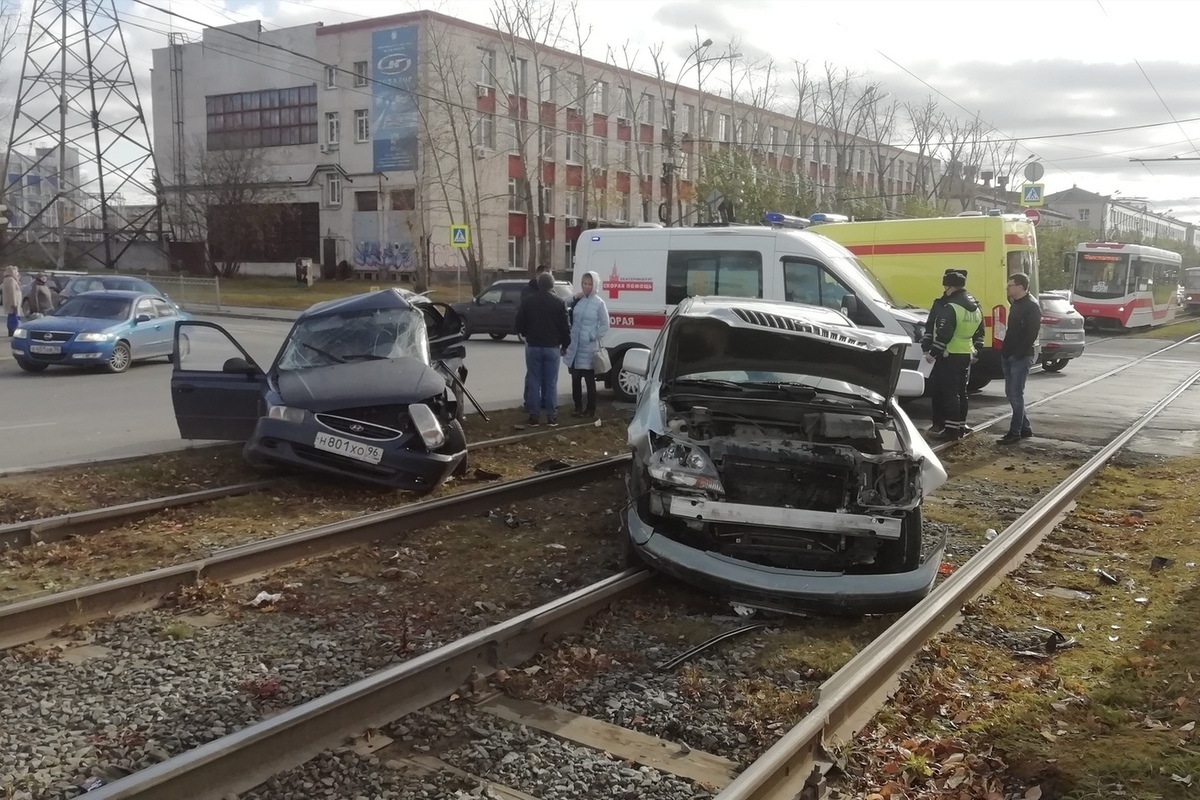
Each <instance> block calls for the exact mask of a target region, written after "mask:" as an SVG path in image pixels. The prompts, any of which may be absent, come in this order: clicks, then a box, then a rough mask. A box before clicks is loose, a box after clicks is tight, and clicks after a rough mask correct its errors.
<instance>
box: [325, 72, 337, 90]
mask: <svg viewBox="0 0 1200 800" xmlns="http://www.w3.org/2000/svg"><path fill="white" fill-rule="evenodd" d="M325 88H326V89H336V88H337V67H334V66H326V67H325Z"/></svg>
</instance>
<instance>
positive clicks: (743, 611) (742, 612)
mask: <svg viewBox="0 0 1200 800" xmlns="http://www.w3.org/2000/svg"><path fill="white" fill-rule="evenodd" d="M733 613H735V614H737V615H738V616H739V617H753V616H754V614H755V609H753V608H751V607H750V606H743V605H740V604H738V603H734V604H733Z"/></svg>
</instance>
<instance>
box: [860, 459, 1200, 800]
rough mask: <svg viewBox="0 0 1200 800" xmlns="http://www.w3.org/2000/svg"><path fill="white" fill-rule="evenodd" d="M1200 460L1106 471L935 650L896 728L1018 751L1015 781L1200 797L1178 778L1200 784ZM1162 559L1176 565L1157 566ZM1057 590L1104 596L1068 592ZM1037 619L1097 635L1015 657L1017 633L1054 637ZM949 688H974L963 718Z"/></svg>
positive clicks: (1075, 791) (911, 681) (977, 748)
mask: <svg viewBox="0 0 1200 800" xmlns="http://www.w3.org/2000/svg"><path fill="white" fill-rule="evenodd" d="M1198 468H1200V459H1180V460H1176V461H1172V462H1168V463H1165V464H1160V465H1156V466H1154V465H1152V466H1146V465H1143V466H1132V467H1110V468H1109V469H1108V470H1106V471H1105V473H1104V474H1103V475H1102V476H1101V477H1100V478H1099V479H1098V480H1097V481H1096V482H1095V483H1094V484H1093V485H1092V486H1091V488H1090V489H1089V490H1088V491H1087V492H1086V493H1085V494H1084V496H1083V497H1082V498H1081V499H1080V502H1079V507H1078V509H1077V510H1076V511H1075V513H1074V514H1073V516H1072V518H1071V519H1069V520H1068V522H1067V523H1066V524H1064V525H1062V526H1060V527H1059V528H1058V529H1057V530H1056V531H1055V532H1054V533H1053V534H1052V535H1051V536H1050V537H1049V539H1048V541H1047V544H1048V545H1051V546H1050V547H1046V546H1044V547H1043V548H1042V549H1040V550H1039V551H1038V552H1037V553H1035V554H1034V556H1032V557H1031V559H1030V560H1029V561H1027V562H1026V563H1025V565H1023V567H1021V568H1020V569H1019V570H1018V571H1017V572H1016V573H1014V576H1013V577H1012V579H1011V580H1009V581H1008V582H1006V583H1005V584H1004V585H1003V586H1002V587H1000V588H999V589H998V590H997V591H996V592H995V593H994V594H993V595H992V596H990V597H989V598H986V599H985V600H984V601H981V602H980V603H978V604H976V608H975V609H974V614H975V617H974V618H973V619H971V620H969V622H968V624H967V625H966V626H965V627H964V628H963V629H960V630H959V631H957V632H955V633H952V634H950V635H948V636H946V637H944V638H943V639H942V641H941V642H940V643H939V644H937V645H934V646H933V647H931V648H930V650H929V651H927V654H926V659H925V660H926V663H924V664H923V665H922V666H921V667H920V668H918V669H917V670H915V671H914V672H913V673H911V674H910V675H909V677H908V678H907V680H906V688H905V689H904V690H902V692H901V694H900V695H898V696H897V701H896V707H895V708H893V709H891V712H890V715H889V717H888V719H889V720H890V724H891V725H893V726H894V727H892V728H889V729H888V731H887V733H888V735H889V736H892V737H895V736H904V735H910V734H914V733H915V734H919V735H928V736H933V737H946V736H955V737H961V738H964V739H965V740H966V742H967V743H968V746H969V747H970V748H971V749H972V751H973V752H976V753H984V752H989V753H990V752H995V753H996V754H997V755H998V756H999V757H1001V758H1003V759H1004V760H1005V761H1006V762H1007V772H1008V775H1009V780H1010V783H1018V784H1021V785H1028V786H1033V785H1039V786H1040V787H1041V789H1042V792H1043V793H1042V796H1043V797H1053V798H1069V799H1071V800H1084V798H1093V797H1116V796H1120V797H1127V798H1139V799H1140V800H1151V798H1184V797H1192V796H1194V795H1193V792H1194V789H1193V788H1190V787H1189V786H1188V785H1187V784H1186V783H1184V782H1181V780H1179V779H1186V778H1187V777H1188V776H1191V781H1192V783H1193V784H1194V783H1195V782H1197V781H1200V746H1198V743H1197V741H1196V740H1195V739H1194V737H1195V736H1196V735H1197V734H1196V731H1195V730H1194V726H1195V725H1197V724H1200V694H1198V691H1197V688H1196V683H1195V676H1196V674H1197V673H1198V672H1200V667H1198V666H1197V665H1200V638H1198V637H1197V636H1196V633H1195V620H1196V618H1197V616H1198V615H1200V580H1198V577H1200V576H1198V572H1200V571H1198V570H1197V569H1195V568H1194V565H1195V564H1196V563H1197V562H1200V541H1198V540H1197V537H1196V535H1195V530H1196V523H1197V518H1198V511H1197V507H1196V503H1195V477H1194V476H1195V475H1196V472H1197V469H1198ZM1064 548H1069V549H1064ZM1155 556H1161V557H1165V558H1169V559H1172V560H1173V563H1172V564H1170V565H1169V566H1167V567H1165V568H1162V569H1152V568H1151V562H1152V559H1153V558H1154V557H1155ZM1189 565H1193V566H1189ZM1097 569H1101V570H1105V571H1106V572H1108V573H1110V574H1112V575H1113V576H1115V577H1116V578H1117V579H1118V581H1119V583H1118V584H1117V585H1115V586H1110V585H1107V584H1106V583H1104V582H1103V581H1102V580H1100V579H1099V578H1098V575H1097V574H1096V573H1095V570H1097ZM1055 587H1057V588H1066V589H1076V590H1081V591H1084V592H1087V593H1088V596H1089V597H1088V599H1083V598H1077V599H1067V598H1063V597H1060V596H1058V595H1056V594H1054V593H1051V592H1050V591H1048V590H1050V589H1053V588H1055ZM1139 600H1141V601H1142V602H1139ZM1035 625H1040V626H1044V627H1047V628H1051V629H1054V630H1058V631H1060V632H1062V633H1063V634H1064V635H1066V636H1073V637H1075V638H1076V639H1077V640H1078V641H1079V643H1080V644H1081V645H1082V646H1080V647H1077V648H1073V649H1069V650H1065V651H1060V652H1058V653H1057V654H1055V655H1053V656H1052V657H1048V658H1045V659H1031V658H1026V657H1021V656H1017V655H1015V654H1014V650H1015V649H1021V647H1020V645H1019V644H1017V645H1015V644H1014V641H1015V642H1019V641H1021V640H1024V641H1028V642H1030V643H1034V642H1036V641H1037V640H1038V637H1039V636H1040V637H1043V638H1044V636H1045V634H1039V633H1038V632H1037V631H1036V630H1035V629H1034V627H1033V626H1035ZM981 631H984V632H982V633H981ZM989 632H990V633H989ZM948 697H957V698H959V700H958V701H957V707H958V708H960V709H961V710H960V711H959V712H958V718H959V725H957V726H954V725H950V724H949V720H950V719H951V718H954V717H955V714H950V715H949V717H948V716H947V714H946V713H945V707H946V705H947V698H948ZM1173 776H1178V779H1177V778H1176V777H1173ZM874 777H875V779H876V780H877V781H878V779H879V778H880V776H878V775H876V776H874Z"/></svg>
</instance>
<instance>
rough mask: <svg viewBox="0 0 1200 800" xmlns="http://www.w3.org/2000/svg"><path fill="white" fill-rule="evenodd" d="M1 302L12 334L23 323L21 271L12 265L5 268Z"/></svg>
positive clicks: (0, 289)
mask: <svg viewBox="0 0 1200 800" xmlns="http://www.w3.org/2000/svg"><path fill="white" fill-rule="evenodd" d="M0 304H2V305H3V306H4V317H5V322H6V323H7V325H8V335H9V336H12V335H13V331H15V330H16V329H17V328H18V327H20V325H21V272H20V270H18V269H17V268H16V267H14V266H11V265H10V266H7V267H5V268H4V278H3V280H2V281H0Z"/></svg>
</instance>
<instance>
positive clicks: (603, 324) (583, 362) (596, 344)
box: [563, 272, 608, 417]
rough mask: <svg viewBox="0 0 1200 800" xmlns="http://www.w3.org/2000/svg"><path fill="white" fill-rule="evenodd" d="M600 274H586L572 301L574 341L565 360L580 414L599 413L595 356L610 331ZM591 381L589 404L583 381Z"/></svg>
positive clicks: (590, 415) (589, 415) (587, 382)
mask: <svg viewBox="0 0 1200 800" xmlns="http://www.w3.org/2000/svg"><path fill="white" fill-rule="evenodd" d="M599 286H600V276H599V275H597V274H596V273H595V272H587V273H584V276H583V279H582V280H581V281H580V282H579V288H580V292H579V293H578V294H576V295H575V297H574V298H573V299H572V300H571V301H570V302H569V305H570V307H571V344H570V346H569V347H568V348H567V352H566V354H565V355H564V356H563V361H565V362H566V364H567V369H568V370H569V371H570V373H571V399H573V400H574V401H575V413H574V415H573V416H576V417H594V416H596V369H595V366H594V359H595V357H596V353H598V352H599V350H600V347H601V346H602V344H601V343H602V342H603V340H604V337H605V335H606V334H607V333H608V306H607V305H605V303H604V301H603V300H602V299H601V298H600V295H599V293H598V292H597V289H598V288H599ZM584 383H586V384H587V405H586V406H585V405H584V402H583V384H584Z"/></svg>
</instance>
